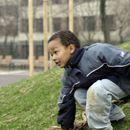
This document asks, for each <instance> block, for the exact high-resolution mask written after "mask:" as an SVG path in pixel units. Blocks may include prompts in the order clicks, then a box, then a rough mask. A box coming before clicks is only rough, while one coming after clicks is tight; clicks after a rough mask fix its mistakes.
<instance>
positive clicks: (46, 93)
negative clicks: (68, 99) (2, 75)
mask: <svg viewBox="0 0 130 130" xmlns="http://www.w3.org/2000/svg"><path fill="white" fill-rule="evenodd" d="M119 46H120V47H121V48H124V49H127V50H128V51H130V42H129V43H125V44H121V45H119ZM128 48H129V49H128ZM62 73H63V70H60V69H57V68H54V69H52V70H49V71H48V72H46V73H42V74H39V75H36V76H33V77H32V78H28V79H26V80H23V81H20V82H18V83H15V84H12V85H9V86H7V87H2V88H0V130H44V129H45V128H47V127H50V126H52V125H57V123H56V115H57V98H58V95H59V89H60V84H61V83H60V79H61V75H62ZM121 107H122V109H123V110H124V111H125V114H126V116H127V118H126V121H125V122H124V123H120V124H114V125H113V126H114V130H130V103H127V104H124V105H122V106H121ZM76 118H77V119H79V118H80V119H81V117H80V110H79V109H78V112H77V116H76Z"/></svg>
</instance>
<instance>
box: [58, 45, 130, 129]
mask: <svg viewBox="0 0 130 130" xmlns="http://www.w3.org/2000/svg"><path fill="white" fill-rule="evenodd" d="M104 78H107V79H110V80H111V81H113V82H114V83H116V84H117V85H118V86H119V87H120V88H121V89H123V90H124V91H125V92H126V93H127V94H128V95H130V53H129V52H125V51H123V50H121V49H119V48H116V47H115V46H113V45H110V44H105V43H96V44H93V45H91V46H89V47H85V48H83V49H79V50H77V51H76V52H75V54H74V56H73V58H72V59H71V60H70V61H69V63H68V64H67V66H66V67H65V72H64V77H63V80H62V81H63V87H62V90H61V93H60V97H59V102H58V104H59V112H58V123H59V124H61V126H62V128H63V129H69V128H73V122H74V119H75V101H74V97H73V93H74V91H75V89H77V88H84V89H88V88H89V87H90V86H91V85H92V84H93V83H94V82H96V81H97V80H100V79H104Z"/></svg>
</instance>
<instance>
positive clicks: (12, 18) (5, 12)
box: [0, 0, 18, 55]
mask: <svg viewBox="0 0 130 130" xmlns="http://www.w3.org/2000/svg"><path fill="white" fill-rule="evenodd" d="M0 25H1V27H2V28H3V29H2V30H1V36H3V49H2V51H3V52H2V54H3V55H6V54H7V53H8V50H7V45H8V38H9V36H11V37H13V38H14V40H15V37H16V36H17V33H18V10H17V4H16V3H15V4H12V5H11V4H8V1H7V0H5V1H4V5H2V6H1V11H0Z"/></svg>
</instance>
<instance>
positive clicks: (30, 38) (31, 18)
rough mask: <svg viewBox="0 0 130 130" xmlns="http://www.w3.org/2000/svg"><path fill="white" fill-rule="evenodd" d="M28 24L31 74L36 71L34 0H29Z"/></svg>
mask: <svg viewBox="0 0 130 130" xmlns="http://www.w3.org/2000/svg"><path fill="white" fill-rule="evenodd" d="M28 25H29V29H28V30H29V75H30V76H32V75H33V72H34V54H33V50H34V47H33V0H28Z"/></svg>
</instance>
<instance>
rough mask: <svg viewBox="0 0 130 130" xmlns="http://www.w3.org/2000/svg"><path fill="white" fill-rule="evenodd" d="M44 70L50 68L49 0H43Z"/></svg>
mask: <svg viewBox="0 0 130 130" xmlns="http://www.w3.org/2000/svg"><path fill="white" fill-rule="evenodd" d="M43 31H44V32H43V35H44V36H43V37H44V45H43V47H44V49H43V50H44V71H47V70H48V48H47V44H48V0H43Z"/></svg>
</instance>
